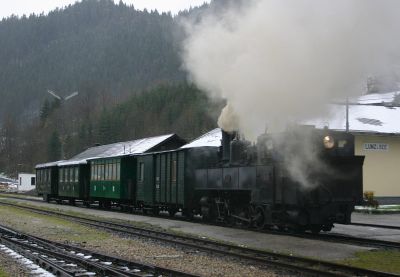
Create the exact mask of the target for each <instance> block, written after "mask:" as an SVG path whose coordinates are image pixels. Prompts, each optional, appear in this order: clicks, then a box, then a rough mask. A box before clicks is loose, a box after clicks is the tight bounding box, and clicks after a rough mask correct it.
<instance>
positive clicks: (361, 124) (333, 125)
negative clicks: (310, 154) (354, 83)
mask: <svg viewBox="0 0 400 277" xmlns="http://www.w3.org/2000/svg"><path fill="white" fill-rule="evenodd" d="M305 123H306V124H310V125H314V126H315V127H316V128H324V127H328V128H329V129H331V130H345V129H346V106H345V105H331V106H330V107H329V111H328V112H327V117H326V118H318V119H314V120H308V121H307V122H305ZM349 131H350V132H352V133H374V134H382V135H383V134H390V135H400V108H399V107H386V106H373V105H367V106H364V105H349Z"/></svg>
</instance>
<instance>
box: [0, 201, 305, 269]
mask: <svg viewBox="0 0 400 277" xmlns="http://www.w3.org/2000/svg"><path fill="white" fill-rule="evenodd" d="M0 222H1V224H2V225H5V226H8V227H10V228H13V229H16V230H19V231H21V232H26V233H29V234H32V235H35V236H39V237H43V238H46V239H49V240H53V241H58V242H62V243H69V244H74V245H78V246H81V247H85V248H87V249H92V250H94V251H96V252H102V253H104V254H108V255H113V256H118V257H121V258H123V259H129V260H135V261H142V262H146V263H149V264H154V265H157V266H162V267H168V268H171V269H175V270H181V271H185V272H189V273H192V274H197V275H201V276H298V274H290V273H289V272H285V271H282V270H275V269H272V268H267V267H266V266H260V265H256V264H249V263H247V262H246V261H239V260H237V259H233V258H227V257H222V256H220V255H214V254H211V253H204V252H199V251H196V250H193V249H183V248H180V247H174V246H171V245H168V244H164V243H160V242H158V241H153V240H149V239H144V238H134V237H123V236H120V235H117V234H112V233H108V232H106V231H103V230H98V229H94V228H91V227H87V226H84V225H81V224H77V223H73V222H69V221H66V220H63V219H59V218H55V217H51V216H44V215H38V214H34V213H30V212H27V211H23V210H19V209H16V208H11V207H3V206H0ZM0 261H1V260H0ZM0 266H1V264H0ZM10 276H18V275H10ZM19 276H24V275H19Z"/></svg>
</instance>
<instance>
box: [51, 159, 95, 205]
mask: <svg viewBox="0 0 400 277" xmlns="http://www.w3.org/2000/svg"><path fill="white" fill-rule="evenodd" d="M88 185H89V166H88V165H86V164H72V165H68V164H67V163H65V164H63V163H60V165H59V168H58V195H59V197H60V198H62V199H66V200H70V201H73V200H76V199H82V200H84V199H86V198H88V196H89V193H88Z"/></svg>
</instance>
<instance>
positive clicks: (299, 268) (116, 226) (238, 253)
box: [0, 202, 400, 276]
mask: <svg viewBox="0 0 400 277" xmlns="http://www.w3.org/2000/svg"><path fill="white" fill-rule="evenodd" d="M0 205H6V206H13V207H16V208H20V209H25V210H29V211H31V212H35V213H39V214H45V215H51V216H57V217H61V218H64V219H67V220H71V221H74V222H78V223H81V224H85V225H88V226H92V227H95V228H100V229H105V230H108V231H112V232H117V233H122V234H124V235H130V236H135V237H144V238H149V239H152V240H156V241H162V242H165V243H169V244H172V245H176V246H181V247H185V248H192V249H196V250H201V251H205V252H211V253H216V254H220V255H223V256H230V257H234V258H238V259H241V260H247V261H250V262H254V263H259V264H263V265H269V266H273V267H276V268H280V269H286V270H291V271H294V272H301V273H306V274H311V275H316V276H400V275H397V274H392V273H386V272H379V271H374V270H368V269H362V268H357V267H352V266H346V265H341V264H336V263H331V262H325V261H320V260H316V259H310V258H303V257H298V256H293V255H286V254H279V253H275V252H269V251H261V250H256V249H248V248H245V247H241V246H236V245H230V244H225V243H220V242H215V241H210V240H205V239H201V238H193V237H187V236H182V235H176V234H171V233H165V232H160V231H155V230H150V229H146V228H139V227H134V226H132V225H127V224H121V223H115V222H110V221H102V220H95V219H88V218H84V217H79V216H73V215H69V214H64V213H59V212H54V211H46V210H43V209H37V208H32V207H26V206H21V205H17V204H11V203H5V202H0Z"/></svg>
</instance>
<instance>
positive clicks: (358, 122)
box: [307, 92, 400, 204]
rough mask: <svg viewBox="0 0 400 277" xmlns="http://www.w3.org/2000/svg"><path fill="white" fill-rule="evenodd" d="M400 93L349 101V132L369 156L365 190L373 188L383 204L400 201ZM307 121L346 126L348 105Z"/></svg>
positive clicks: (357, 148)
mask: <svg viewBox="0 0 400 277" xmlns="http://www.w3.org/2000/svg"><path fill="white" fill-rule="evenodd" d="M398 95H400V93H399V92H390V93H382V94H367V95H363V96H361V97H359V98H358V99H352V100H350V101H349V102H350V103H352V104H351V105H349V117H348V121H349V131H350V132H351V133H352V134H354V136H355V143H356V145H355V152H356V154H357V155H363V156H365V161H364V167H363V171H364V191H373V192H374V194H375V196H376V197H377V198H378V201H379V202H380V203H381V204H392V203H400V174H399V172H400V107H399V103H397V102H396V100H397V99H396V98H397V97H399V96H398ZM307 124H311V125H315V126H316V127H317V128H323V127H324V126H327V127H328V128H329V129H332V130H342V131H344V130H345V128H346V107H345V105H332V106H331V109H330V111H329V112H327V117H326V118H325V119H319V120H311V121H309V122H307Z"/></svg>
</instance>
